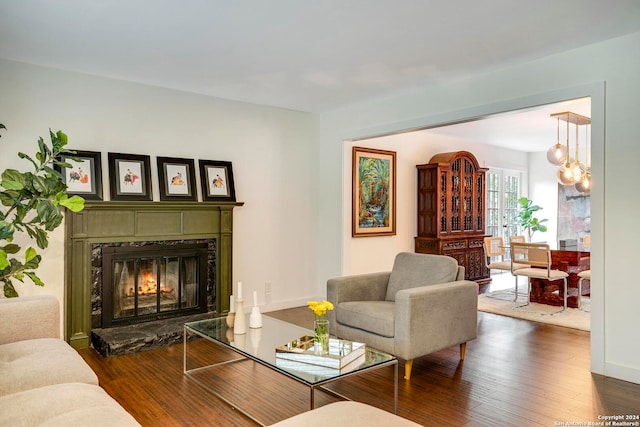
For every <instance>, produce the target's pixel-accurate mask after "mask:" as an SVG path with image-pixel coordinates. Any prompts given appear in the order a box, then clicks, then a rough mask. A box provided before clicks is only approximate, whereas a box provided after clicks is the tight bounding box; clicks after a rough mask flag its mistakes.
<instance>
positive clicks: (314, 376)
mask: <svg viewBox="0 0 640 427" xmlns="http://www.w3.org/2000/svg"><path fill="white" fill-rule="evenodd" d="M247 325H249V320H248V316H247ZM193 335H197V336H200V337H202V338H204V339H205V340H207V341H209V342H212V343H215V344H217V345H219V346H222V347H224V348H226V349H229V350H232V351H233V352H234V353H235V354H237V355H240V357H235V355H234V358H232V359H227V360H219V356H217V357H216V358H214V359H212V360H211V361H208V360H207V359H206V358H204V357H201V355H200V354H199V352H198V351H194V350H193V349H192V351H191V352H190V351H189V346H193V345H194V343H196V342H198V341H201V340H191V339H190V338H191V337H193ZM310 336H311V337H312V336H313V331H311V330H308V329H305V328H302V327H300V326H297V325H293V324H291V323H287V322H284V321H282V320H279V319H275V318H273V317H269V316H268V315H263V316H262V328H256V329H253V328H247V333H246V334H242V335H238V334H233V329H232V328H229V327H228V326H227V323H226V318H225V317H218V318H212V319H207V320H201V321H196V322H189V323H185V325H184V355H183V371H184V374H185V375H186V376H187V377H188V378H190V379H191V380H193V381H195V382H197V383H198V384H200V385H201V386H202V387H204V388H205V389H206V390H208V391H209V392H211V393H213V394H214V395H216V396H217V397H219V398H220V399H221V400H223V401H224V402H226V403H227V404H229V405H230V406H232V407H233V408H235V409H236V410H238V411H239V412H241V413H243V414H244V415H246V416H247V417H249V418H250V419H252V420H253V421H255V422H256V423H258V424H260V425H265V424H263V423H262V422H261V421H259V420H258V419H257V418H256V417H255V414H251V413H250V410H249V409H248V408H242V407H241V406H240V405H239V401H244V399H243V398H242V397H241V396H240V395H238V394H236V396H235V398H234V397H233V396H232V397H229V396H225V395H224V393H222V392H220V390H216V388H218V387H216V385H217V384H219V383H220V380H218V383H216V381H215V380H214V378H217V374H216V373H215V369H225V366H230V364H233V363H235V362H241V361H248V360H252V361H254V362H257V363H259V364H261V365H263V366H266V367H267V368H269V369H271V370H273V371H275V372H278V373H279V374H282V375H284V376H286V377H288V378H291V379H293V380H295V381H297V382H298V383H301V384H304V385H306V386H308V387H309V388H310V399H309V400H310V409H313V408H314V407H315V390H316V389H317V388H320V389H321V390H322V391H324V392H326V393H329V394H331V395H334V396H337V397H339V398H341V399H346V400H350V399H349V398H348V397H345V396H343V395H341V394H339V393H336V392H335V391H333V390H330V389H328V388H326V387H323V386H324V385H326V384H329V383H331V382H333V381H336V380H339V379H342V378H346V377H348V376H352V375H358V374H362V373H365V372H369V371H372V370H375V369H380V368H383V367H386V366H393V369H394V377H393V410H394V413H396V414H397V412H398V359H397V358H396V357H395V356H393V355H390V354H387V353H383V352H381V351H378V350H375V349H372V348H369V347H368V346H364V352H363V354H362V355H361V356H358V357H357V358H355V359H354V360H353V361H351V362H349V363H346V362H345V365H344V366H342V367H340V366H338V367H327V366H326V365H325V366H323V364H322V363H321V364H315V363H306V362H299V361H297V360H291V359H290V358H284V359H283V358H282V357H281V356H282V354H279V353H277V352H276V348H278V347H280V348H282V347H283V345H289V346H291V345H292V344H293V346H294V347H295V346H296V345H297V343H298V340H300V339H301V338H302V337H310ZM332 342H334V344H335V343H339V345H340V346H345V347H351V346H352V345H356V346H357V345H358V343H351V342H350V341H346V340H333V339H332ZM227 353H228V352H227ZM216 354H219V352H217V353H216ZM345 360H346V359H345ZM298 362H299V363H298ZM203 375H204V376H203ZM205 378H207V380H205ZM209 379H211V380H210V381H209ZM376 391H377V390H376ZM233 400H235V401H233Z"/></svg>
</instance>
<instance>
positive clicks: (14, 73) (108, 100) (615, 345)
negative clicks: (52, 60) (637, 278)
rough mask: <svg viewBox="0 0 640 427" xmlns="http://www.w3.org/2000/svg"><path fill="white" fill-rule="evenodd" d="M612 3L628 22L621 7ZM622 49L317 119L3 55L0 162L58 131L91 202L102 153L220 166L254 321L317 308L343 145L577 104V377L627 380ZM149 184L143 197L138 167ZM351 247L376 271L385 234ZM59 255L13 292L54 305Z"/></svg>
mask: <svg viewBox="0 0 640 427" xmlns="http://www.w3.org/2000/svg"><path fill="white" fill-rule="evenodd" d="M626 6H627V7H629V8H631V10H632V11H633V13H637V7H636V6H633V7H631V6H629V5H628V4H627V5H626ZM3 7H5V5H3ZM550 9H552V7H551V6H550ZM270 19H271V18H270ZM274 19H275V18H274ZM80 34H82V33H80ZM78 38H79V39H81V38H82V36H81V35H80V36H79V37H78ZM2 39H3V40H7V38H5V37H2ZM125 45H126V42H124V41H123V42H122V46H125ZM638 45H640V34H639V33H638V32H637V29H636V30H635V32H631V31H629V33H628V34H619V36H618V37H616V38H611V39H606V40H605V39H603V40H594V41H593V42H592V43H589V44H586V45H580V46H576V47H572V48H571V49H567V50H565V51H558V52H554V53H553V54H548V55H546V56H544V57H539V58H529V60H528V61H527V62H522V63H514V64H505V65H503V66H501V67H500V68H498V69H491V70H487V69H482V70H478V71H477V72H473V73H471V74H469V75H467V76H465V78H458V79H455V80H450V81H442V82H438V83H431V84H428V85H421V86H418V87H416V88H415V89H414V90H411V91H407V92H403V93H398V94H386V93H385V94H383V96H380V97H377V98H376V99H371V100H361V101H359V102H358V103H354V104H350V105H343V106H340V107H339V108H335V109H332V110H322V111H319V112H305V111H302V110H299V111H295V110H293V109H286V108H278V107H273V106H268V105H258V104H255V103H248V102H242V101H239V100H238V101H234V100H229V99H223V98H225V97H224V96H222V97H213V96H207V95H201V94H196V93H190V92H187V91H180V90H176V89H170V88H162V87H159V86H157V85H155V84H154V81H153V79H150V80H149V81H148V82H147V83H146V84H143V83H135V82H132V81H123V80H119V79H112V78H108V76H103V77H100V76H96V75H91V74H99V72H97V71H96V72H94V73H92V72H91V71H92V70H86V71H85V72H76V71H66V70H62V69H59V68H58V67H46V66H41V65H32V64H29V63H28V62H30V61H27V60H24V61H20V60H19V59H17V58H16V57H15V55H8V54H5V55H3V59H0V75H1V76H2V79H1V80H0V93H1V94H2V96H1V97H0V106H1V108H0V111H2V117H1V118H0V119H1V121H2V123H3V124H4V125H6V126H7V131H6V132H3V136H2V140H1V141H0V143H1V144H2V158H1V159H0V167H1V168H2V170H4V169H5V168H7V167H14V165H15V164H16V163H17V161H18V158H17V152H18V151H24V152H27V153H31V152H33V151H35V149H36V147H37V144H36V140H37V138H38V137H39V136H43V137H46V134H47V131H48V129H49V127H51V128H52V129H53V130H54V131H55V130H57V129H61V130H63V131H64V132H66V133H67V134H68V135H69V140H70V144H69V147H70V148H76V149H81V150H93V151H99V152H101V153H102V156H103V167H104V169H103V170H104V180H103V182H104V185H105V194H108V187H107V181H108V179H107V170H106V164H107V153H108V152H115V153H130V154H144V155H150V156H151V157H152V158H153V157H157V156H169V157H184V158H191V159H206V160H225V161H231V162H232V163H233V172H234V178H235V184H236V198H237V200H238V201H240V202H243V203H244V206H242V207H238V208H236V209H234V240H233V274H232V276H233V281H234V282H236V281H242V282H243V284H244V286H245V292H246V293H247V294H248V295H251V293H252V292H253V291H256V292H257V293H258V295H259V297H258V298H259V305H260V306H261V308H262V309H263V312H266V311H273V310H281V309H288V308H291V307H300V306H304V305H305V304H306V301H307V300H308V299H311V298H322V297H323V296H324V295H325V292H326V281H327V279H328V278H331V277H338V276H342V275H345V274H346V273H348V272H349V271H348V266H349V265H350V263H349V260H348V259H347V257H348V256H349V253H350V249H349V247H348V246H349V245H351V244H352V243H351V242H352V240H351V238H350V237H346V236H347V235H348V234H349V233H350V230H349V222H348V221H347V222H345V212H348V211H349V208H350V198H349V194H346V193H347V192H345V180H348V179H349V177H348V175H349V173H348V172H347V171H346V170H345V166H344V165H345V163H346V162H348V161H349V159H348V158H347V157H345V151H346V150H345V141H357V140H359V139H363V138H369V137H372V136H378V135H383V134H391V133H397V132H401V131H405V130H409V129H417V128H423V127H429V126H435V125H441V124H446V123H452V122H457V121H463V120H468V119H472V118H476V117H482V116H486V115H491V114H495V113H500V112H504V111H510V110H517V109H521V108H529V107H531V106H536V105H543V104H549V103H555V102H560V101H564V100H568V99H576V98H582V97H587V96H588V97H591V100H592V116H591V117H592V120H593V122H592V153H593V154H592V159H593V174H594V188H593V191H592V230H593V233H592V234H593V240H594V244H593V248H592V253H593V256H594V259H595V260H596V261H594V262H593V263H592V267H593V271H594V279H593V285H592V289H593V295H592V300H593V305H594V307H593V312H592V333H591V361H590V369H591V372H593V373H596V374H601V375H605V376H607V377H613V378H618V379H622V380H624V381H628V382H632V383H636V384H638V383H640V365H639V362H638V360H637V357H636V356H635V355H637V353H638V351H640V348H639V347H638V346H640V340H639V339H637V337H638V332H637V330H636V328H633V327H630V326H629V325H635V324H638V323H639V321H640V317H638V316H640V315H639V314H637V310H635V302H636V301H638V300H639V299H640V289H639V288H638V287H637V286H631V285H630V284H629V283H630V282H629V280H628V278H627V277H628V274H627V272H628V266H629V265H633V264H634V260H635V257H634V248H635V245H636V241H637V239H636V236H635V234H636V233H634V232H632V230H634V229H635V227H634V220H633V216H632V215H629V212H633V211H634V208H635V207H637V206H638V205H639V202H637V201H636V200H635V199H634V198H632V197H629V194H633V193H632V191H633V186H632V181H631V180H629V179H628V174H629V172H628V171H629V170H633V168H634V167H633V165H631V163H632V162H633V159H635V158H637V157H638V154H639V153H638V150H639V149H638V148H637V146H636V144H634V141H635V138H636V137H637V134H638V127H637V120H636V119H635V118H636V117H637V116H638V113H640V111H639V110H640V107H639V106H638V103H637V99H636V98H637V97H636V95H635V94H637V93H638V92H639V90H640V80H639V79H638V75H639V73H638V71H639V68H640V59H639V55H633V54H630V53H633V52H637V46H638ZM2 52H3V53H6V51H5V50H3V51H2ZM7 58H10V59H7ZM605 113H606V114H605ZM551 142H553V141H550V143H551ZM347 151H348V150H347ZM425 160H428V159H425ZM407 173H408V172H407ZM151 180H152V189H153V195H154V197H153V199H154V201H158V200H159V190H158V189H159V182H158V176H157V171H156V170H155V166H153V163H152V174H151ZM198 190H199V191H200V192H201V191H202V189H201V188H200V187H199V188H198ZM200 194H201V193H200ZM605 201H606V203H605ZM405 227H406V228H405V230H406V231H407V233H406V235H405V237H404V239H405V241H403V243H402V244H399V245H398V246H397V247H394V248H393V253H394V254H395V253H396V252H398V251H399V250H401V249H406V250H411V248H412V241H411V239H412V238H413V237H414V236H413V234H412V233H413V230H412V228H411V227H412V226H408V225H405ZM360 240H362V241H363V243H360V242H358V245H364V240H369V243H368V247H364V248H359V250H362V252H359V253H358V256H359V257H361V258H362V259H366V260H367V262H368V263H369V269H370V271H374V270H379V269H382V268H383V267H386V266H388V265H390V263H391V262H392V259H391V258H390V256H389V253H388V252H389V251H388V250H387V249H386V248H387V246H386V245H387V242H388V240H385V238H370V239H360ZM64 245H65V244H64V229H63V228H60V229H57V230H56V231H55V232H53V233H51V242H50V247H49V249H47V251H46V252H45V253H44V254H43V261H42V264H41V268H40V269H39V274H40V277H41V278H42V279H43V281H44V282H45V283H46V286H45V287H44V288H39V287H35V286H33V285H32V284H31V283H25V284H24V285H20V286H19V292H20V294H21V295H24V296H26V295H33V294H50V295H55V296H56V297H57V298H58V299H59V300H60V301H65V293H64V292H65V289H64V252H65V251H64V247H65V246H64ZM380 247H384V248H385V249H384V250H383V251H380V250H379V249H380ZM267 283H268V284H269V285H270V289H271V292H270V293H269V294H270V295H269V296H268V298H267V293H266V292H265V288H266V284H267ZM63 309H64V307H63ZM65 315H67V316H68V315H69V313H66V312H65Z"/></svg>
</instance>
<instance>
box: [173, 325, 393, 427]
mask: <svg viewBox="0 0 640 427" xmlns="http://www.w3.org/2000/svg"><path fill="white" fill-rule="evenodd" d="M263 320H264V322H263V323H264V326H265V327H269V326H271V327H275V326H276V325H275V324H274V322H275V323H277V322H281V324H283V325H288V326H291V327H296V326H295V325H292V324H288V323H287V322H284V321H282V320H278V319H275V318H272V317H269V316H263ZM203 322H217V323H219V325H216V326H219V327H221V328H225V331H226V329H227V326H226V323H225V318H224V317H221V318H213V319H209V320H205V321H197V322H189V323H185V324H184V337H183V342H184V344H183V346H184V349H183V372H184V375H186V376H187V377H188V378H189V379H191V380H193V381H194V382H196V383H198V384H199V385H200V386H201V387H203V388H204V389H206V390H207V391H209V392H210V393H212V394H214V395H215V396H217V397H218V398H219V399H221V400H222V401H224V402H225V403H227V404H228V405H229V406H231V407H232V408H234V409H236V410H237V411H239V412H241V413H242V414H244V415H245V416H246V417H248V418H250V419H251V420H253V421H255V422H256V423H258V424H260V425H265V424H263V423H262V422H261V421H259V420H258V419H256V418H255V417H254V416H253V415H252V414H250V413H249V412H247V411H246V410H245V409H243V408H241V407H240V406H238V405H237V404H236V403H235V402H232V401H230V400H229V399H227V398H226V397H224V396H223V395H222V394H221V393H218V392H217V391H216V390H214V389H213V388H212V387H210V386H208V385H206V384H204V383H203V382H202V381H200V380H199V379H198V378H196V377H194V375H192V374H193V373H195V372H197V371H201V370H203V369H210V368H213V367H218V366H223V365H226V364H230V363H235V362H239V361H246V360H253V361H254V362H257V363H259V364H261V365H263V366H265V367H267V368H269V369H271V370H273V371H276V372H278V373H280V374H282V375H284V376H286V377H289V378H291V379H293V380H295V381H297V382H298V383H301V384H304V385H306V386H308V387H309V388H310V409H314V407H315V390H316V388H320V389H321V390H322V391H324V392H326V393H328V394H331V395H333V396H335V397H338V398H341V399H344V400H351V399H349V398H348V397H346V396H343V395H341V394H339V393H337V392H335V391H333V390H330V389H328V388H326V387H324V386H325V385H326V384H329V383H332V382H334V381H337V380H340V379H342V378H346V377H350V376H352V375H360V374H363V373H366V372H370V371H373V370H376V369H380V368H383V367H386V366H391V365H392V366H393V370H394V372H393V412H394V414H397V413H398V359H397V358H396V357H395V356H392V355H389V354H386V353H383V352H380V351H377V350H373V349H370V348H369V347H367V349H366V354H367V356H371V355H382V356H385V358H386V359H387V360H384V361H381V362H379V363H373V364H370V365H369V366H366V367H363V368H361V369H356V370H353V371H351V372H348V373H344V374H338V375H335V376H332V377H328V378H325V379H321V380H317V381H312V380H308V379H304V378H301V377H299V376H297V375H296V374H295V373H292V372H288V371H287V370H286V369H285V368H281V367H278V366H276V365H275V364H274V363H270V362H269V361H267V360H264V359H261V358H260V357H257V356H255V355H253V354H251V353H250V352H248V351H244V350H243V349H240V348H238V347H235V346H233V345H231V343H229V342H226V341H225V340H221V339H217V338H216V337H214V336H211V335H208V334H206V333H204V332H201V331H199V330H197V329H196V326H197V325H200V324H202V323H203ZM247 324H248V321H247ZM296 328H297V332H298V333H300V332H303V333H307V334H313V331H310V330H307V329H304V328H299V327H296ZM247 333H249V331H247ZM188 334H195V335H198V336H200V337H202V338H204V339H205V340H207V341H209V342H212V343H214V344H217V345H220V346H221V347H223V348H226V349H229V350H232V351H234V352H235V353H237V354H239V355H240V356H241V357H239V358H235V359H231V360H225V361H223V362H219V363H214V364H210V365H205V366H200V367H197V368H193V369H187V359H188V352H187V347H188V338H189V337H188ZM299 336H300V335H296V336H290V337H288V336H284V335H283V339H282V341H283V343H284V342H288V341H291V340H293V339H295V338H297V337H299ZM273 351H274V353H275V347H274V349H273Z"/></svg>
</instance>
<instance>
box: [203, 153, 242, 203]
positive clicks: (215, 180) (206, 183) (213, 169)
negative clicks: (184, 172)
mask: <svg viewBox="0 0 640 427" xmlns="http://www.w3.org/2000/svg"><path fill="white" fill-rule="evenodd" d="M198 164H199V166H200V183H201V185H202V200H203V201H214V200H216V201H227V202H235V201H236V190H235V186H234V184H233V170H232V168H231V162H223V161H217V160H198Z"/></svg>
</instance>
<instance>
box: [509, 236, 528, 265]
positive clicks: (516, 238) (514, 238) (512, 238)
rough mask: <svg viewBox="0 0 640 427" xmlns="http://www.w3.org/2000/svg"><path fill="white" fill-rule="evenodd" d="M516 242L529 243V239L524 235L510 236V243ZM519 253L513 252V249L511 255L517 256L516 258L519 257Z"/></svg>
mask: <svg viewBox="0 0 640 427" xmlns="http://www.w3.org/2000/svg"><path fill="white" fill-rule="evenodd" d="M513 242H516V243H527V239H526V238H525V237H524V236H509V245H511V243H513ZM518 255H519V254H515V255H514V253H513V251H511V256H512V257H514V256H515V257H516V258H515V259H516V260H517V259H518Z"/></svg>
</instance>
